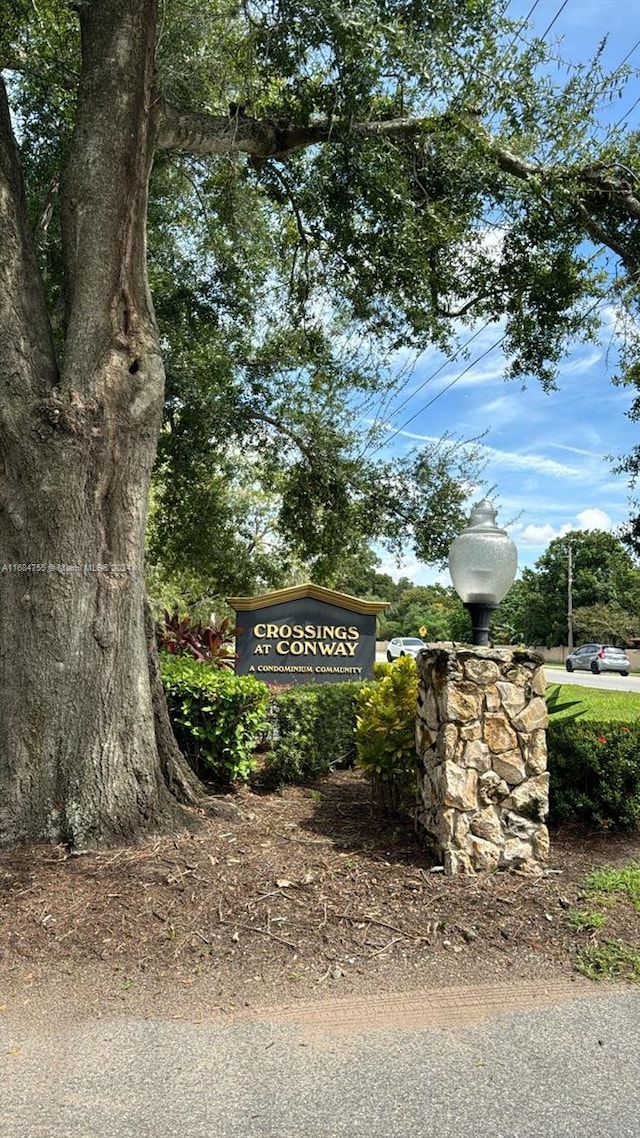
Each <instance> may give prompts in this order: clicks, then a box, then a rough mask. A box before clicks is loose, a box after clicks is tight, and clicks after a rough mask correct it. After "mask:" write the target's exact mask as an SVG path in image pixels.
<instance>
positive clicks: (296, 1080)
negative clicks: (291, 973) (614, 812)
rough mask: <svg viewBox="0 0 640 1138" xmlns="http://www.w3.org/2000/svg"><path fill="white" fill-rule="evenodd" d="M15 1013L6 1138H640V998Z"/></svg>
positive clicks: (592, 995) (1, 1022) (602, 993)
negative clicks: (203, 1012)
mask: <svg viewBox="0 0 640 1138" xmlns="http://www.w3.org/2000/svg"><path fill="white" fill-rule="evenodd" d="M19 1020H20V1017H19V1016H17V1015H16V1014H15V1013H11V1015H10V1017H9V1018H7V1013H6V1012H5V1013H3V1014H2V1015H0V1086H1V1087H2V1092H1V1095H0V1103H1V1108H2V1112H1V1116H0V1134H1V1135H2V1138H133V1136H135V1138H170V1136H173V1135H176V1136H177V1135H179V1136H180V1138H432V1136H433V1138H436V1136H437V1138H484V1136H489V1135H490V1136H491V1138H542V1136H544V1138H577V1136H578V1135H579V1136H580V1138H613V1136H614V1135H615V1138H638V1134H639V1123H638V1119H639V1117H640V1091H639V1087H638V1054H639V1047H638V1044H639V1039H638V1031H639V1025H640V993H639V992H638V991H637V990H634V991H632V990H629V989H625V988H600V987H597V988H596V987H595V986H593V985H588V984H587V983H586V982H576V983H573V984H572V983H566V984H565V983H556V984H555V985H553V986H550V987H549V988H548V989H547V990H543V989H542V988H541V987H540V986H537V987H536V986H534V985H504V984H503V985H486V986H481V987H476V988H448V989H440V990H438V989H434V990H431V991H425V990H423V991H419V992H413V993H409V992H404V993H389V994H385V995H381V996H379V997H377V998H375V999H370V998H369V999H364V998H359V999H349V1000H344V999H343V1000H331V1001H323V1002H319V1003H313V1004H311V1003H305V1004H293V1005H290V1006H289V1007H286V1008H271V1009H262V1010H256V1009H252V1010H251V1011H249V1012H247V1013H246V1014H243V1015H241V1016H239V1017H235V1018H233V1019H231V1017H228V1018H227V1019H226V1020H225V1019H222V1018H218V1019H217V1020H211V1019H205V1018H204V1017H203V1018H201V1019H200V1018H193V1017H192V1018H191V1019H190V1020H187V1019H184V1020H183V1019H176V1018H173V1019H170V1018H166V1017H165V1018H163V1017H162V1016H161V1015H157V1016H155V1015H154V1016H152V1017H149V1018H145V1017H144V1016H142V1015H140V1016H133V1015H131V1014H127V1015H121V1016H115V1015H110V1016H106V1017H104V1018H96V1017H95V1016H94V1017H87V1018H85V1019H82V1018H79V1019H69V1020H68V1021H65V1020H64V1018H63V1019H62V1021H58V1020H57V1018H56V1017H55V1016H53V1017H50V1018H49V1019H45V1020H43V1021H41V1022H38V1021H37V1020H36V1019H35V1018H34V1019H33V1020H32V1021H31V1022H27V1023H25V1022H24V1021H23V1022H22V1024H21V1023H20V1022H19Z"/></svg>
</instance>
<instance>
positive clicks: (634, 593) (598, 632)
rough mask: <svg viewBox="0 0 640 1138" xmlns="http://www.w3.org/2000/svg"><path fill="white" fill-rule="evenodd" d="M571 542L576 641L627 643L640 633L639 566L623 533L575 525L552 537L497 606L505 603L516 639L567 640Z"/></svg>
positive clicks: (534, 641) (549, 643) (550, 642)
mask: <svg viewBox="0 0 640 1138" xmlns="http://www.w3.org/2000/svg"><path fill="white" fill-rule="evenodd" d="M569 546H571V549H572V562H573V574H572V575H573V588H572V591H573V610H574V625H575V633H576V642H578V643H579V642H582V641H585V640H590V639H593V640H595V641H601V640H602V641H606V642H614V643H622V644H624V643H626V642H627V641H628V639H629V637H630V636H631V635H634V634H635V633H636V632H637V619H638V612H639V611H640V569H639V568H638V566H637V564H636V562H635V560H634V559H633V557H632V556H631V555H630V554H629V553H628V551H627V550H626V549H625V546H624V544H623V542H622V541H621V540H620V539H619V538H617V537H615V536H614V535H613V534H610V533H604V532H601V531H599V530H574V531H573V532H571V533H568V534H566V535H565V536H564V537H559V538H555V539H554V540H553V541H552V542H550V544H549V546H548V548H547V550H546V551H545V553H543V555H542V556H541V557H539V558H538V560H537V561H536V565H535V569H525V570H524V571H523V574H522V580H520V581H516V583H515V585H514V586H513V588H512V589H511V590H510V592H509V593H508V594H507V597H506V598H505V601H504V602H503V605H501V606H500V610H498V611H499V612H500V611H501V610H502V609H503V608H504V612H505V616H507V615H508V619H509V620H510V622H511V623H512V624H513V626H514V629H515V631H516V632H517V633H518V634H519V635H518V641H522V642H524V643H526V644H543V645H547V647H551V646H552V645H554V644H565V643H566V641H567V631H568V630H567V589H568V556H569Z"/></svg>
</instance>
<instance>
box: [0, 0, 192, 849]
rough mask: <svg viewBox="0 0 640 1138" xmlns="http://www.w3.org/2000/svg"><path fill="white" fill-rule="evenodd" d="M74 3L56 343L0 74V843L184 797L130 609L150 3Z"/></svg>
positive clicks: (155, 403) (125, 817) (134, 825)
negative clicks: (61, 331) (72, 111)
mask: <svg viewBox="0 0 640 1138" xmlns="http://www.w3.org/2000/svg"><path fill="white" fill-rule="evenodd" d="M79 7H80V21H81V31H82V48H83V69H82V74H81V79H80V86H79V92H78V104H77V118H76V129H75V134H74V137H73V142H72V147H71V155H70V159H69V163H68V168H67V171H66V176H65V183H64V194H65V212H64V255H65V289H66V292H65V304H66V334H65V341H64V349H63V352H61V354H60V358H59V359H58V358H57V357H56V353H55V351H54V347H53V338H52V335H51V327H50V320H49V316H48V313H47V309H46V305H45V300H44V289H43V286H42V283H41V279H40V274H39V271H38V268H37V263H36V257H35V253H34V249H33V244H32V240H31V236H30V233H29V229H28V226H27V222H26V217H25V207H24V194H23V188H22V184H21V177H20V168H19V162H18V154H17V149H16V146H15V143H14V140H13V138H12V135H11V123H10V119H9V113H8V106H7V100H6V94H5V92H4V90H3V91H2V105H1V107H0V114H1V125H0V178H1V183H0V210H1V214H0V252H1V256H0V261H1V264H2V267H1V269H0V271H1V273H2V280H1V281H0V291H1V297H0V305H1V306H2V307H1V309H0V321H1V326H2V332H1V333H0V385H1V389H2V390H1V393H0V394H1V406H0V566H1V569H0V572H1V578H0V628H1V630H2V635H1V636H0V693H1V695H0V843H7V842H12V841H21V840H28V839H37V838H40V837H47V838H50V839H52V840H54V841H64V842H67V843H69V844H70V845H72V846H74V847H84V846H87V845H93V844H97V843H99V842H103V841H120V840H131V839H132V838H135V836H136V835H137V834H139V833H140V832H141V831H142V830H144V829H145V828H156V827H160V826H162V825H163V824H165V823H166V822H168V821H169V820H171V819H175V816H176V813H177V811H178V808H177V806H176V801H175V796H176V795H177V796H178V797H180V798H182V799H183V800H184V799H190V800H191V801H194V800H195V797H196V792H195V783H194V780H192V779H190V778H189V776H188V773H187V772H185V770H184V767H182V766H181V762H180V757H179V755H176V754H175V753H173V754H172V753H171V743H172V740H171V738H170V733H169V735H167V732H166V726H167V725H166V723H165V724H163V725H160V726H159V727H158V731H157V730H156V723H158V724H161V719H162V716H161V711H160V710H159V709H158V705H157V692H156V709H155V714H154V701H153V692H152V683H157V675H156V676H155V677H154V676H153V675H152V674H150V669H149V663H148V642H147V637H146V634H145V619H144V579H143V567H144V529H145V520H146V510H147V497H148V489H149V480H150V474H151V467H152V463H153V460H154V456H155V451H156V443H157V437H158V432H159V429H160V424H161V416H162V404H163V391H164V373H163V368H162V362H161V358H160V351H159V344H158V334H157V329H156V324H155V320H154V316H153V309H152V305H151V299H150V296H149V291H148V288H147V280H146V265H145V261H146V255H145V222H146V198H147V183H148V177H149V171H150V167H151V162H152V157H153V145H154V137H153V135H154V112H153V102H152V100H153V53H154V45H155V0H92V2H91V3H87V4H83V5H82V6H79ZM158 743H160V745H161V747H163V748H164V755H163V756H161V754H160V752H159V746H158Z"/></svg>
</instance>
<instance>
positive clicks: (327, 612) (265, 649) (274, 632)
mask: <svg viewBox="0 0 640 1138" xmlns="http://www.w3.org/2000/svg"><path fill="white" fill-rule="evenodd" d="M228 604H229V605H231V608H233V609H234V610H235V612H236V614H237V624H238V632H237V635H236V653H237V662H236V671H237V672H238V673H239V674H240V675H246V674H251V675H254V676H257V677H258V678H259V679H263V680H266V681H267V682H268V683H286V684H290V683H309V682H310V681H317V682H323V683H326V682H332V681H333V682H335V681H338V680H360V679H365V678H367V677H370V676H372V675H373V664H374V661H375V651H376V616H377V614H378V613H379V612H382V610H383V609H385V608H386V607H387V605H386V603H385V602H383V601H363V600H360V599H359V598H358V597H352V596H350V595H349V594H348V593H339V592H336V591H335V590H334V589H325V588H323V587H322V586H321V585H313V584H311V583H307V584H305V585H293V586H292V587H291V588H289V589H278V590H277V591H276V592H273V593H266V594H263V595H262V596H259V597H229V598H228Z"/></svg>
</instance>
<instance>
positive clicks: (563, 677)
mask: <svg viewBox="0 0 640 1138" xmlns="http://www.w3.org/2000/svg"><path fill="white" fill-rule="evenodd" d="M544 673H545V676H546V677H547V680H548V682H549V683H550V684H577V685H578V687H584V688H601V689H602V690H603V691H635V692H640V676H637V675H636V676H619V675H618V674H617V672H605V673H603V674H601V675H599V676H594V675H592V673H591V672H571V673H569V672H567V670H566V668H554V667H552V666H551V665H550V664H546V665H545V669H544ZM638 1135H639V1138H640V1127H639V1128H638Z"/></svg>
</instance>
